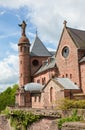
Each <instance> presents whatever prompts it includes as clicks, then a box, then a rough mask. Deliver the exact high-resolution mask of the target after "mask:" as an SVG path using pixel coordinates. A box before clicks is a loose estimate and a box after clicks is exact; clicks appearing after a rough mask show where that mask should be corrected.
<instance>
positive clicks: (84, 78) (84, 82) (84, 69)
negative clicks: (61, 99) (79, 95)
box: [80, 62, 85, 93]
mask: <svg viewBox="0 0 85 130" xmlns="http://www.w3.org/2000/svg"><path fill="white" fill-rule="evenodd" d="M80 73H81V86H82V90H83V92H84V93H85V62H83V63H81V64H80Z"/></svg>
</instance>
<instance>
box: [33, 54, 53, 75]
mask: <svg viewBox="0 0 85 130" xmlns="http://www.w3.org/2000/svg"><path fill="white" fill-rule="evenodd" d="M54 67H55V57H54V56H52V57H50V58H49V59H48V60H46V61H44V63H43V64H42V66H41V68H40V69H39V70H38V71H37V72H36V73H35V75H37V74H39V73H42V72H44V71H46V70H49V69H52V68H54Z"/></svg>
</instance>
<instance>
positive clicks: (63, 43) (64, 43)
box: [56, 27, 77, 56]
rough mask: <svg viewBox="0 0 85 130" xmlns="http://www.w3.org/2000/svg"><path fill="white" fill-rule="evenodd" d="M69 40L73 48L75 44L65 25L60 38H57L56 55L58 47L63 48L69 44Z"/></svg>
mask: <svg viewBox="0 0 85 130" xmlns="http://www.w3.org/2000/svg"><path fill="white" fill-rule="evenodd" d="M69 42H71V44H72V45H73V46H74V47H75V48H77V45H76V44H75V43H74V40H73V39H72V37H71V35H70V34H69V31H68V29H67V27H64V28H63V31H62V33H61V37H60V40H59V44H58V48H57V51H56V56H57V53H58V51H59V49H60V48H63V47H64V46H69ZM72 45H71V46H72Z"/></svg>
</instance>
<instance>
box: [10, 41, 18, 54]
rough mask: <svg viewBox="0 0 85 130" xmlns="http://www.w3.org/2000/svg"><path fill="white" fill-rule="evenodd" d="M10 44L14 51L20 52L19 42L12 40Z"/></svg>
mask: <svg viewBox="0 0 85 130" xmlns="http://www.w3.org/2000/svg"><path fill="white" fill-rule="evenodd" d="M10 46H11V48H12V49H13V50H14V51H17V52H18V45H17V43H12V42H10Z"/></svg>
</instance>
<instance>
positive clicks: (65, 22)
mask: <svg viewBox="0 0 85 130" xmlns="http://www.w3.org/2000/svg"><path fill="white" fill-rule="evenodd" d="M63 24H64V28H65V27H66V24H67V21H66V20H64V22H63Z"/></svg>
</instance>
